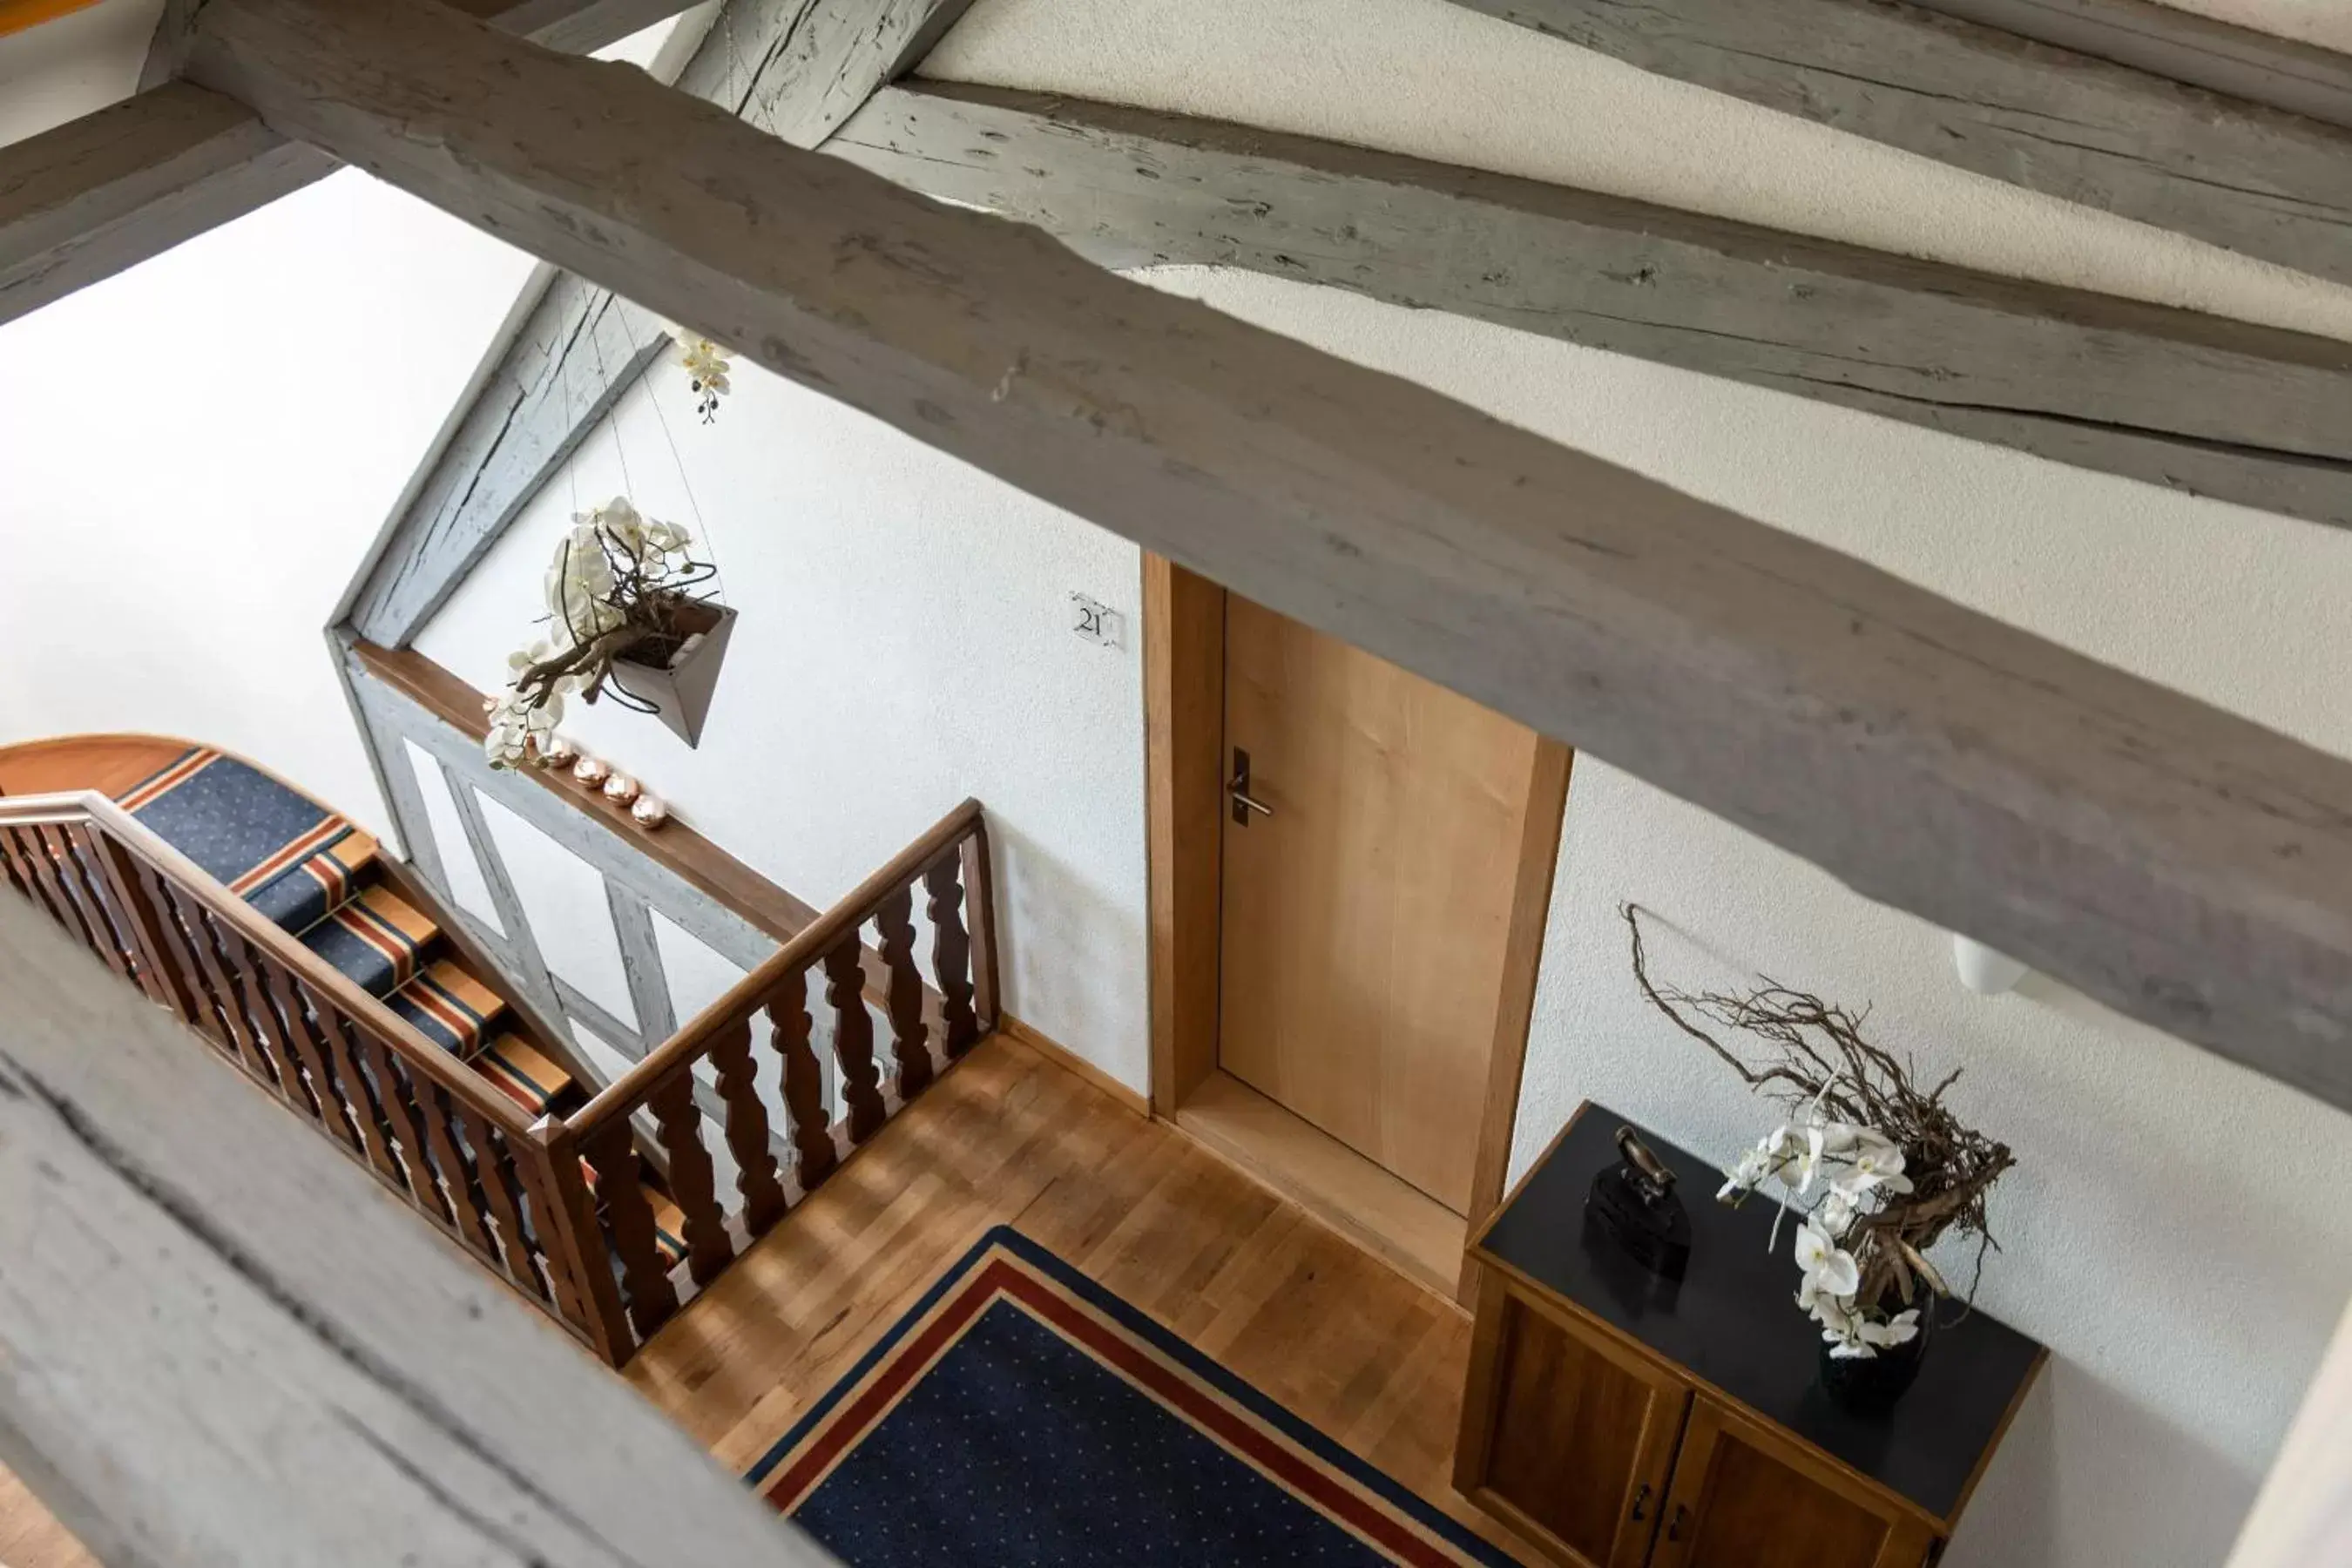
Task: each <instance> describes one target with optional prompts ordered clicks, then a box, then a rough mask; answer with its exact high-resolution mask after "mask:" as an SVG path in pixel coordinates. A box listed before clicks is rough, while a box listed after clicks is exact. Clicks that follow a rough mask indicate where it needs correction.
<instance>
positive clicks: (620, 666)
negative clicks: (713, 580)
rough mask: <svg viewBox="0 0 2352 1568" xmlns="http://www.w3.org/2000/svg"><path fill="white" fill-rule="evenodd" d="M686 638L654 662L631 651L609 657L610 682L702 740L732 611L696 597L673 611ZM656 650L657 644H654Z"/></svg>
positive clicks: (684, 735)
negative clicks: (626, 653) (704, 718)
mask: <svg viewBox="0 0 2352 1568" xmlns="http://www.w3.org/2000/svg"><path fill="white" fill-rule="evenodd" d="M677 623H678V625H679V626H681V627H682V628H683V629H684V630H685V631H686V634H687V636H686V638H685V640H684V641H682V642H680V643H679V644H678V645H677V647H674V648H672V649H670V650H669V651H668V652H667V655H666V656H664V657H663V658H661V659H660V662H658V663H653V662H647V661H646V659H643V658H639V657H638V656H637V654H636V653H635V652H634V651H633V652H632V653H630V654H628V655H626V656H625V657H623V658H616V659H614V661H613V679H612V688H613V689H617V690H618V691H621V692H625V693H626V694H627V695H628V696H630V697H635V698H638V699H640V700H643V701H646V702H649V703H651V704H652V705H653V707H654V710H655V711H656V715H657V716H658V717H659V718H660V720H661V721H662V722H663V723H664V724H665V725H667V727H668V728H669V731H670V732H671V733H672V734H674V735H676V736H677V738H678V739H679V740H681V741H684V742H686V743H687V744H688V745H689V746H697V745H699V744H700V743H701V742H702V721H703V717H704V715H706V714H708V713H709V711H710V694H711V693H712V692H713V691H715V690H717V689H718V687H719V665H720V664H721V663H722V662H724V660H725V659H726V658H727V639H728V638H729V637H730V636H732V635H733V634H734V631H735V612H734V610H733V609H732V608H731V607H730V606H729V605H713V604H709V603H707V602H705V601H701V600H697V601H695V602H693V603H691V604H689V605H685V606H683V607H681V608H680V609H679V610H678V611H677ZM656 651H658V650H656Z"/></svg>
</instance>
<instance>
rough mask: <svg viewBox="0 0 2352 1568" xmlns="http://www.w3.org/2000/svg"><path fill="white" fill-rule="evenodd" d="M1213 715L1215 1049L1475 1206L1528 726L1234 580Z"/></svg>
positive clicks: (1441, 1198)
mask: <svg viewBox="0 0 2352 1568" xmlns="http://www.w3.org/2000/svg"><path fill="white" fill-rule="evenodd" d="M1224 719H1225V732H1224V739H1225V761H1226V763H1227V765H1228V773H1227V776H1228V777H1229V778H1230V777H1232V776H1234V775H1233V773H1232V772H1231V769H1232V766H1233V764H1234V761H1235V758H1236V756H1237V755H1245V756H1246V757H1247V759H1248V764H1249V789H1248V791H1247V793H1248V794H1249V795H1251V796H1252V797H1254V798H1255V800H1256V801H1258V802H1261V803H1263V805H1265V806H1266V807H1267V808H1268V814H1265V815H1262V814H1260V813H1258V812H1255V811H1253V810H1250V809H1247V808H1246V807H1242V808H1237V809H1239V816H1236V815H1234V812H1233V811H1229V812H1228V813H1227V815H1226V818H1225V822H1224V826H1223V834H1224V845H1223V894H1222V920H1221V943H1220V947H1221V954H1220V957H1221V973H1222V988H1221V995H1220V1000H1219V1043H1218V1063H1219V1065H1220V1066H1221V1067H1223V1068H1224V1069H1225V1070H1226V1071H1227V1072H1230V1073H1232V1074H1233V1075H1234V1077H1235V1078H1238V1079H1241V1080H1242V1081H1243V1082H1244V1083H1246V1084H1248V1085H1250V1086H1251V1087H1252V1088H1254V1089H1257V1090H1258V1091H1259V1092H1261V1093H1263V1094H1265V1095H1266V1096H1267V1097H1269V1098H1270V1099H1272V1100H1276V1101H1277V1102H1278V1103H1280V1104H1282V1105H1284V1106H1286V1107H1287V1108H1289V1109H1290V1110H1293V1111H1295V1112H1297V1114H1298V1115H1299V1116H1301V1117H1304V1118H1305V1119H1306V1120H1307V1121H1310V1122H1312V1123H1314V1124H1315V1125H1316V1126H1318V1127H1319V1128H1321V1129H1322V1130H1323V1131H1326V1132H1328V1133H1329V1134H1330V1135H1331V1136H1332V1137H1334V1138H1336V1139H1338V1140H1339V1142H1343V1143H1345V1144H1347V1145H1349V1147H1350V1148H1352V1149H1354V1150H1356V1151H1357V1152H1359V1153H1361V1154H1363V1155H1365V1156H1366V1157H1367V1158H1369V1159H1370V1160H1371V1161H1373V1162H1374V1163H1378V1164H1380V1165H1381V1166H1383V1167H1385V1168H1387V1169H1388V1170H1390V1171H1391V1172H1393V1173H1396V1174H1397V1175H1398V1176H1400V1177H1402V1178H1403V1179H1404V1180H1405V1181H1407V1182H1409V1183H1411V1184H1412V1185H1413V1186H1415V1187H1418V1188H1419V1189H1421V1190H1422V1191H1423V1192H1424V1193H1426V1194H1429V1195H1430V1196H1431V1197H1433V1198H1435V1199H1436V1200H1437V1201H1438V1202H1439V1203H1441V1204H1444V1205H1445V1206H1446V1207H1448V1208H1450V1209H1452V1210H1453V1211H1454V1213H1456V1214H1466V1213H1468V1212H1469V1207H1470V1200H1471V1188H1472V1173H1473V1167H1474V1165H1475V1157H1476V1153H1477V1148H1478V1142H1479V1122H1480V1113H1481V1110H1482V1109H1483V1106H1484V1103H1485V1096H1486V1068H1487V1065H1488V1061H1489V1058H1490V1057H1491V1055H1492V1052H1493V1049H1494V1041H1495V1033H1496V1016H1497V1009H1498V1005H1499V1001H1500V998H1501V996H1502V994H1503V989H1504V981H1505V971H1506V967H1507V957H1506V953H1507V947H1508V946H1509V943H1510V939H1511V935H1512V931H1513V902H1514V896H1515V893H1516V892H1517V888H1518V879H1519V872H1520V866H1521V860H1522V854H1521V850H1522V842H1523V839H1524V838H1525V837H1526V828H1527V818H1528V806H1529V795H1530V791H1531V787H1532V785H1533V782H1534V778H1535V771H1536V759H1537V749H1538V737H1537V736H1536V734H1535V732H1534V731H1531V730H1529V729H1528V728H1527V727H1526V726H1525V725H1523V724H1519V723H1516V722H1514V721H1511V720H1508V719H1506V718H1503V717H1502V716H1501V715H1499V714H1497V713H1494V712H1491V711H1489V710H1486V709H1484V708H1481V707H1479V706H1478V705H1477V704H1476V703H1475V702H1472V701H1470V700H1468V699H1467V698H1464V697H1459V696H1456V695H1455V694H1454V693H1453V692H1451V691H1448V690H1446V689H1444V688H1443V687H1440V686H1436V685H1433V684H1432V683H1430V682H1429V681H1426V680H1423V679H1421V678H1420V677H1419V676H1415V675H1410V674H1407V673H1406V672H1405V671H1403V670H1402V669H1399V668H1396V666H1394V665H1392V664H1389V663H1387V662H1386V661H1384V660H1381V659H1378V658H1373V657H1372V656H1371V655H1370V654H1368V653H1365V652H1363V651H1361V650H1360V649H1358V648H1355V647H1349V645H1348V644H1346V643H1343V642H1340V641H1339V640H1337V639H1336V638H1332V637H1325V636H1323V635H1322V634H1321V633H1319V632H1315V631H1310V630H1309V629H1307V627H1305V626H1300V625H1299V624H1298V623H1297V622H1296V621H1292V620H1289V619H1286V617H1284V616H1278V615H1276V614H1275V613H1274V612H1273V611H1271V610H1268V609H1265V608H1264V607H1262V606H1260V605H1255V604H1252V603H1250V602H1249V601H1248V600H1246V599H1244V598H1242V597H1240V596H1239V595H1232V596H1230V597H1229V599H1228V602H1227V605H1226V611H1225V715H1224ZM1549 809H1551V810H1552V811H1553V812H1555V813H1556V812H1557V810H1558V804H1557V802H1556V801H1555V802H1551V803H1550V805H1549ZM1557 826H1558V824H1557V822H1556V821H1555V822H1553V823H1552V824H1550V825H1549V827H1550V828H1551V829H1553V830H1556V829H1557ZM1544 875H1545V877H1546V879H1547V885H1546V886H1545V887H1544V888H1543V889H1540V891H1541V892H1542V893H1544V894H1547V895H1548V894H1549V868H1548V867H1547V868H1546V869H1545V872H1544ZM1537 907H1538V910H1540V909H1541V907H1542V906H1541V905H1538V906H1537ZM1536 923H1537V925H1538V928H1539V927H1540V919H1539V918H1538V921H1537V922H1536ZM1521 957H1522V960H1523V961H1524V962H1526V963H1532V962H1533V953H1532V952H1528V953H1525V954H1523V955H1521Z"/></svg>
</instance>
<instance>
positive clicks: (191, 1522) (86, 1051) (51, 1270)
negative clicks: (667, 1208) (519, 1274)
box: [0, 896, 828, 1568]
mask: <svg viewBox="0 0 2352 1568" xmlns="http://www.w3.org/2000/svg"><path fill="white" fill-rule="evenodd" d="M0 997H5V998H6V1005H5V1007H0V1304H4V1305H0V1365H4V1366H5V1367H6V1369H7V1375H6V1376H5V1377H0V1462H5V1464H6V1465H7V1466H8V1467H9V1468H12V1469H15V1470H16V1471H17V1472H19V1473H20V1474H21V1475H23V1476H24V1478H25V1479H26V1481H27V1482H28V1483H29V1484H30V1485H31V1486H32V1488H33V1489H34V1490H35V1491H36V1492H37V1493H38V1494H39V1495H40V1496H41V1498H42V1500H44V1501H45V1502H46V1503H47V1504H48V1506H49V1508H50V1509H51V1510H54V1511H55V1512H56V1513H57V1515H58V1518H59V1519H60V1520H61V1521H63V1522H64V1523H65V1524H66V1525H67V1527H68V1528H69V1529H70V1530H72V1531H74V1533H75V1534H76V1535H78V1536H79V1537H80V1538H81V1539H82V1541H83V1542H86V1543H87V1544H88V1545H89V1548H90V1549H91V1551H92V1552H95V1553H96V1555H97V1556H98V1557H99V1558H100V1560H101V1561H103V1562H105V1563H109V1564H110V1565H111V1568H199V1565H204V1564H217V1563H247V1564H252V1565H254V1568H317V1565H319V1564H324V1563H334V1564H338V1565H349V1568H395V1565H402V1564H416V1563H433V1564H448V1565H452V1568H455V1565H457V1564H491V1563H541V1564H545V1565H546V1568H625V1565H627V1564H640V1563H728V1564H741V1565H744V1568H753V1565H760V1564H772V1565H774V1568H787V1565H809V1568H814V1564H817V1563H823V1562H825V1561H828V1559H826V1558H825V1556H824V1553H823V1552H819V1551H818V1550H816V1549H815V1548H814V1546H812V1545H810V1544H809V1543H808V1542H806V1541H805V1540H804V1539H803V1538H802V1537H800V1536H799V1535H798V1534H797V1532H795V1531H793V1529H792V1527H791V1526H790V1525H789V1524H786V1523H784V1522H782V1521H779V1520H778V1519H777V1518H776V1517H775V1515H774V1514H773V1512H772V1510H770V1509H769V1508H768V1507H767V1505H766V1504H764V1503H762V1502H761V1500H759V1499H758V1498H757V1497H756V1496H754V1495H753V1494H752V1493H751V1491H750V1490H748V1489H745V1488H744V1487H743V1486H741V1485H740V1483H739V1482H737V1481H736V1480H735V1479H734V1478H733V1477H731V1476H730V1475H728V1474H727V1473H726V1472H724V1471H723V1470H721V1469H719V1468H718V1467H717V1466H716V1465H714V1464H712V1463H711V1461H710V1459H709V1456H708V1455H706V1454H704V1453H702V1452H701V1451H700V1450H699V1449H698V1447H696V1446H695V1444H694V1443H693V1442H692V1441H691V1440H690V1439H689V1438H688V1436H686V1434H685V1433H684V1432H682V1431H680V1430H679V1429H678V1428H677V1426H673V1425H672V1424H671V1423H670V1421H669V1420H668V1419H667V1417H665V1416H664V1415H662V1414H661V1413H660V1412H659V1411H657V1410H656V1409H655V1408H654V1407H653V1406H652V1405H648V1404H647V1403H646V1401H645V1400H643V1399H642V1398H640V1397H639V1396H638V1395H637V1394H635V1392H634V1391H632V1390H631V1389H630V1388H629V1387H628V1386H627V1385H626V1384H623V1383H622V1382H620V1381H619V1380H618V1379H616V1378H614V1377H612V1376H610V1375H609V1374H608V1373H605V1372H604V1369H603V1368H601V1367H597V1366H594V1365H593V1364H592V1363H590V1362H589V1361H588V1360H587V1359H586V1358H585V1357H583V1355H581V1353H580V1352H579V1349H578V1347H577V1346H576V1345H574V1344H572V1342H570V1341H569V1340H567V1339H566V1338H565V1337H564V1336H562V1334H560V1333H558V1332H556V1331H554V1330H553V1329H552V1328H551V1326H550V1325H549V1324H547V1323H546V1322H545V1321H543V1320H542V1319H541V1317H540V1316H539V1315H538V1314H536V1313H534V1312H532V1311H531V1310H530V1309H529V1308H527V1307H525V1306H524V1305H523V1304H522V1303H521V1302H520V1301H518V1300H515V1299H514V1297H513V1295H512V1293H511V1292H509V1291H508V1290H506V1289H504V1288H503V1287H501V1286H500V1285H499V1283H498V1282H497V1281H496V1280H495V1279H492V1278H491V1276H489V1275H488V1273H486V1272H484V1271H483V1270H482V1269H481V1268H479V1267H478V1265H476V1264H474V1263H473V1262H471V1261H470V1260H468V1259H467V1258H466V1257H465V1256H464V1254H462V1253H461V1252H460V1251H458V1250H457V1248H456V1247H454V1246H453V1245H452V1244H450V1243H449V1242H447V1241H446V1240H445V1239H443V1238H442V1237H438V1236H436V1235H435V1234H434V1233H433V1231H432V1230H431V1229H430V1228H429V1227H427V1226H422V1225H419V1224H418V1223H417V1221H416V1217H415V1215H412V1214H409V1213H407V1212H406V1211H405V1210H404V1208H403V1207H402V1206H401V1205H399V1204H398V1203H396V1202H394V1201H393V1200H392V1199H391V1198H390V1197H389V1196H388V1194H385V1193H383V1191H381V1190H380V1189H379V1188H378V1187H377V1185H376V1184H375V1182H374V1180H373V1178H372V1177H371V1176H370V1174H369V1173H368V1172H367V1171H366V1170H365V1168H364V1167H362V1166H361V1165H360V1164H358V1163H355V1162H354V1161H353V1160H352V1158H351V1157H350V1156H349V1155H348V1154H346V1153H344V1152H341V1150H339V1149H338V1148H337V1147H336V1146H335V1145H333V1144H332V1143H331V1142H328V1141H327V1140H325V1139H322V1138H320V1137H318V1136H317V1135H316V1133H315V1132H313V1131H309V1130H306V1129H305V1128H303V1127H301V1126H299V1125H298V1123H297V1122H296V1121H295V1120H294V1119H293V1118H291V1117H289V1116H288V1115H287V1113H286V1111H285V1110H284V1108H283V1107H281V1106H278V1105H276V1104H273V1103H272V1102H271V1101H270V1100H268V1097H266V1096H264V1095H261V1094H257V1093H256V1092H255V1091H254V1089H253V1087H252V1085H251V1084H249V1083H247V1082H246V1081H244V1080H243V1079H241V1078H240V1076H239V1075H238V1074H237V1073H236V1071H234V1070H233V1069H232V1068H229V1067H228V1065H227V1064H226V1063H224V1062H222V1061H220V1060H218V1059H216V1055H215V1051H214V1050H213V1048H212V1047H211V1046H210V1045H209V1044H208V1043H207V1042H206V1041H205V1040H204V1039H203V1038H202V1037H198V1036H197V1035H195V1034H194V1033H192V1032H191V1031H189V1030H187V1029H186V1028H184V1027H183V1026H181V1025H180V1024H179V1022H178V1021H177V1020H176V1019H174V1018H173V1017H172V1016H169V1015H168V1014H166V1013H165V1012H164V1011H163V1009H161V1008H158V1007H156V1006H155V1005H152V1003H150V1002H148V1001H147V1000H146V999H145V998H144V997H143V996H142V994H140V993H139V992H138V990H137V989H136V988H134V987H131V986H128V985H125V984H122V982H121V979H120V977H118V976H116V975H114V974H112V973H109V972H108V971H106V970H105V969H104V968H103V967H101V966H100V964H99V963H98V962H97V960H96V959H94V958H93V957H91V956H90V955H89V953H88V952H82V951H80V950H79V949H78V948H76V947H75V946H74V945H73V944H71V943H70V942H68V941H67V939H66V938H65V937H64V936H63V935H62V934H61V933H59V932H58V931H57V930H56V929H55V928H54V927H53V926H52V925H50V924H49V922H48V921H46V920H45V919H43V918H42V917H41V916H40V915H39V914H38V913H37V912H36V910H34V909H33V907H32V906H31V905H29V904H27V903H26V902H25V901H24V900H21V899H16V898H13V897H6V896H0Z"/></svg>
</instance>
